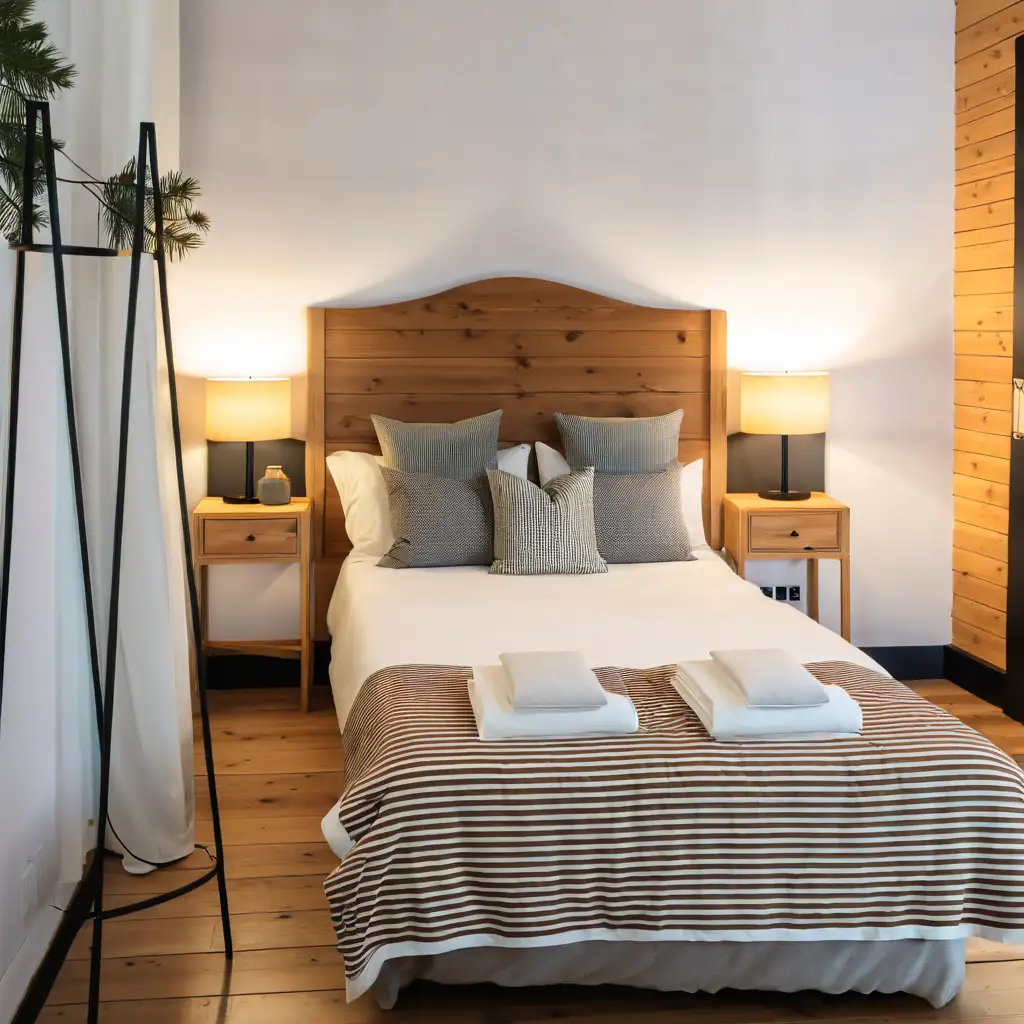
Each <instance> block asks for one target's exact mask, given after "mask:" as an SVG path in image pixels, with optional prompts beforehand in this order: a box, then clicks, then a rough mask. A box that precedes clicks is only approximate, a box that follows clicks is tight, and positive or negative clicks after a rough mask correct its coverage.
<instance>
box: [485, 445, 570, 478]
mask: <svg viewBox="0 0 1024 1024" xmlns="http://www.w3.org/2000/svg"><path fill="white" fill-rule="evenodd" d="M529 467H530V446H529V445H528V444H517V445H516V446H515V447H513V448H500V449H499V450H498V469H500V470H503V471H504V472H506V473H511V474H512V475H513V476H518V477H520V478H522V479H523V480H525V479H526V478H527V475H528V472H529ZM566 472H568V470H566Z"/></svg>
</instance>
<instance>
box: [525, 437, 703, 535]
mask: <svg viewBox="0 0 1024 1024" xmlns="http://www.w3.org/2000/svg"><path fill="white" fill-rule="evenodd" d="M534 448H535V449H536V452H537V474H538V476H539V477H540V485H541V487H544V486H546V485H547V483H548V481H549V480H553V479H554V478H555V477H556V476H564V475H565V474H566V473H568V472H570V466H569V463H568V462H566V461H565V458H564V456H563V455H562V453H561V452H559V451H556V450H555V449H554V448H552V447H551V446H550V445H547V444H545V443H544V442H543V441H538V442H537V443H536V444H535V445H534ZM679 490H680V498H681V504H682V509H683V522H684V523H686V532H687V533H688V534H689V536H690V547H691V548H706V547H707V546H708V542H707V540H706V539H705V537H704V460H703V459H696V460H694V461H693V462H688V463H686V465H685V466H683V471H682V473H680V474H679Z"/></svg>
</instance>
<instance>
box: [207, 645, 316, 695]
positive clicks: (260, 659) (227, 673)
mask: <svg viewBox="0 0 1024 1024" xmlns="http://www.w3.org/2000/svg"><path fill="white" fill-rule="evenodd" d="M330 662H331V645H330V643H329V642H328V641H317V643H315V644H314V645H313V685H314V686H328V685H329V684H330V679H329V678H328V675H327V669H328V666H329V665H330ZM206 685H207V686H208V687H209V688H210V689H211V690H251V689H262V688H265V687H276V686H294V687H296V688H298V685H299V662H298V659H296V658H273V657H270V656H269V655H262V654H218V655H215V656H214V657H211V658H207V659H206Z"/></svg>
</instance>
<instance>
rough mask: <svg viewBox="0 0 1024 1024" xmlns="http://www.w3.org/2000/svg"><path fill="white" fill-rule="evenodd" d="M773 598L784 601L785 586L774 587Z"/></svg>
mask: <svg viewBox="0 0 1024 1024" xmlns="http://www.w3.org/2000/svg"><path fill="white" fill-rule="evenodd" d="M775 600H776V601H785V600H786V588H785V587H776V588H775Z"/></svg>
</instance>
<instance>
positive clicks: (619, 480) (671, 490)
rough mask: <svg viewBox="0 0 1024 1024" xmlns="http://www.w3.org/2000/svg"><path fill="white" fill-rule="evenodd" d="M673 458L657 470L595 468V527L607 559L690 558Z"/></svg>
mask: <svg viewBox="0 0 1024 1024" xmlns="http://www.w3.org/2000/svg"><path fill="white" fill-rule="evenodd" d="M682 473H683V468H682V466H680V465H679V463H678V462H673V463H672V464H671V465H669V466H668V467H667V468H666V469H663V470H662V471H661V472H660V473H624V474H617V473H595V474H594V528H595V530H596V531H597V549H598V551H600V552H601V555H602V556H603V557H604V560H605V561H606V562H609V563H612V564H618V563H622V562H692V561H693V560H694V559H693V555H692V554H691V552H690V538H689V536H688V535H687V533H686V523H685V522H684V521H683V510H682V496H681V494H680V487H679V478H680V477H681V476H682Z"/></svg>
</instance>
